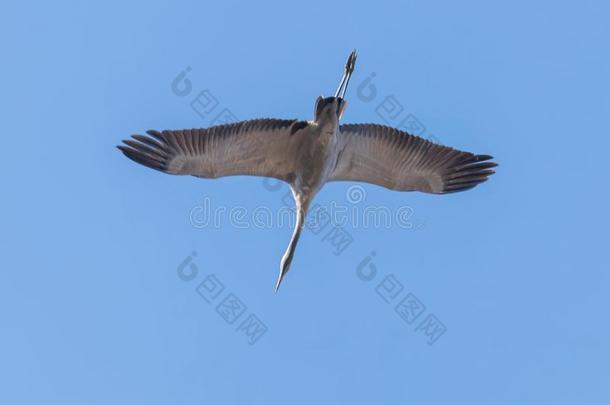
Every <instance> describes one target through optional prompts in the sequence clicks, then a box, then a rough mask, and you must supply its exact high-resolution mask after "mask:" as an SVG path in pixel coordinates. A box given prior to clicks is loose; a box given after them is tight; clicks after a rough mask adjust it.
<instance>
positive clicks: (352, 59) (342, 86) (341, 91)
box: [335, 49, 358, 99]
mask: <svg viewBox="0 0 610 405" xmlns="http://www.w3.org/2000/svg"><path fill="white" fill-rule="evenodd" d="M357 56H358V54H357V53H356V50H355V49H354V50H353V51H352V52H351V53H350V54H349V56H348V58H347V62H345V70H344V72H343V77H342V78H341V82H340V83H339V87H337V92H336V93H335V97H340V98H342V99H345V93H346V92H347V85H348V84H349V79H350V78H351V77H352V73H354V68H355V67H356V57H357Z"/></svg>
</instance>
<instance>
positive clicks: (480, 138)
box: [0, 0, 610, 405]
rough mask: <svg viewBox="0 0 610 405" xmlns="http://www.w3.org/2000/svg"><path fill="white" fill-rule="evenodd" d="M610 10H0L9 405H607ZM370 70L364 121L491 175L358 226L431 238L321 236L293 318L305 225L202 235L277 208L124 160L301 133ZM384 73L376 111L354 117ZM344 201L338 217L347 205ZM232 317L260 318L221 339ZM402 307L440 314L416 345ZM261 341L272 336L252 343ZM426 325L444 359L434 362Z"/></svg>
mask: <svg viewBox="0 0 610 405" xmlns="http://www.w3.org/2000/svg"><path fill="white" fill-rule="evenodd" d="M244 3H245V2H244ZM609 11H610V9H609V7H608V5H607V4H606V3H605V2H602V1H583V2H578V3H574V4H573V5H566V4H562V3H561V2H560V3H558V2H551V1H546V2H535V3H532V2H525V1H517V2H507V3H505V4H492V3H490V2H488V1H460V2H449V1H447V2H438V1H433V2H412V1H408V2H406V1H396V2H385V3H384V2H377V3H375V4H373V3H368V4H364V3H354V2H348V1H343V2H334V3H328V2H326V1H318V0H313V1H308V2H303V3H301V4H298V5H297V4H291V3H287V2H250V3H247V4H241V3H237V2H231V1H215V2H205V3H204V2H197V1H192V2H180V1H178V2H166V3H160V2H144V1H138V2H130V3H129V4H126V3H125V2H123V1H120V2H119V1H107V2H103V4H102V3H100V4H97V5H93V4H85V3H80V2H79V3H77V2H74V3H67V2H54V3H49V2H41V1H38V2H16V1H9V2H4V3H3V4H2V6H1V7H0V43H1V44H2V45H1V52H2V64H1V67H0V69H1V73H2V74H1V75H0V83H1V84H2V85H1V87H0V89H1V95H0V107H1V108H0V111H1V113H0V115H1V116H2V134H3V135H2V140H3V147H2V150H3V154H2V158H3V174H2V183H3V184H2V189H3V192H2V198H1V207H2V210H1V214H0V218H1V223H0V224H1V227H0V248H1V250H2V253H1V255H0V267H1V271H0V320H1V322H2V328H1V331H2V332H1V333H0V381H1V383H0V387H1V388H0V402H1V403H5V404H9V403H10V404H42V403H45V404H62V405H65V404H85V403H86V404H108V403H113V404H133V403H146V404H169V403H172V404H221V403H227V404H237V403H244V404H245V403H252V404H280V403H289V404H311V403H353V404H360V403H362V404H372V403H417V404H450V403H451V404H454V403H468V404H516V403H519V404H574V403H580V404H608V403H610V384H608V382H609V381H610V343H609V342H610V327H609V326H608V310H609V308H610V298H609V294H608V291H609V289H610V278H609V276H608V265H607V253H608V236H607V235H608V226H609V225H610V224H609V220H608V218H609V215H608V211H607V209H608V206H609V202H610V201H609V200H610V198H609V197H610V193H609V191H608V175H609V173H610V171H609V169H610V167H609V164H608V149H609V147H610V141H609V139H610V138H609V135H610V133H609V131H608V117H609V116H610V114H609V113H610V96H609V94H610V53H608V43H609V42H610V24H608V21H610V13H609ZM352 48H357V49H358V52H359V60H358V65H357V70H356V73H355V75H354V78H353V81H352V87H351V89H350V91H349V92H348V98H349V101H350V105H349V107H348V110H347V112H346V114H345V117H344V120H345V122H377V123H382V122H383V120H382V117H380V115H379V114H378V106H379V104H380V103H381V102H382V101H383V100H385V98H386V97H389V96H394V97H395V99H396V100H397V101H399V102H400V103H401V105H402V106H403V107H404V114H412V116H413V117H416V119H417V120H418V122H420V123H421V125H423V126H424V127H425V132H424V133H423V135H424V136H434V137H435V138H436V139H437V140H439V141H440V142H442V143H444V144H448V145H451V146H454V147H457V148H461V149H464V150H468V151H472V152H476V153H487V154H492V155H494V156H495V158H496V160H497V161H498V162H499V163H500V166H499V168H498V173H497V174H496V175H495V176H494V177H493V178H492V179H491V181H489V182H488V183H486V184H483V185H482V186H480V187H477V188H476V189H474V190H472V191H469V192H466V193H461V194H455V195H448V196H435V195H424V194H414V193H396V192H391V191H388V190H385V189H382V188H380V187H375V186H372V185H362V187H363V188H362V190H360V189H358V190H357V191H364V193H365V194H366V197H365V200H364V201H361V202H360V203H358V204H360V205H363V204H368V205H371V206H382V205H383V206H386V207H389V208H390V209H391V210H393V212H394V211H397V210H399V209H400V207H405V206H408V207H409V208H411V209H412V210H413V215H412V217H411V218H410V221H411V223H412V227H411V229H405V228H404V227H400V226H391V227H389V228H377V229H364V228H363V227H362V226H358V225H355V224H346V225H345V227H344V228H343V231H345V232H346V233H348V234H349V235H350V237H351V238H352V239H353V242H352V243H351V244H350V245H349V246H348V247H347V248H346V249H345V250H344V251H343V252H342V253H341V254H339V255H335V254H333V246H331V244H330V243H329V242H328V240H324V233H325V232H326V230H323V231H322V232H321V233H319V234H314V233H313V232H312V231H308V232H306V233H305V234H304V236H303V238H302V240H301V243H300V245H299V246H298V249H297V253H296V256H295V260H294V263H293V267H292V270H291V272H290V273H289V274H288V277H287V278H286V280H285V282H284V284H283V286H282V288H281V290H280V292H279V293H278V294H275V293H274V292H273V285H274V282H275V278H276V275H277V271H278V265H279V260H280V257H281V255H282V253H283V251H284V249H285V247H286V245H287V243H288V239H289V237H290V233H291V229H290V227H289V226H273V227H266V228H261V227H253V226H250V227H247V228H239V227H236V226H231V225H230V224H227V223H224V225H222V226H220V227H211V226H208V227H197V226H193V224H192V223H191V222H192V221H191V220H190V219H189V216H190V214H191V213H192V212H196V211H197V210H195V211H193V209H194V208H196V207H198V206H202V204H203V201H204V200H205V199H206V198H207V199H208V201H210V203H211V205H212V207H221V206H223V207H228V208H229V209H230V208H235V207H243V208H244V209H245V210H247V211H248V212H252V211H253V210H254V209H256V208H257V207H261V206H262V207H268V208H269V209H271V210H273V211H274V212H275V211H277V210H279V209H281V207H282V206H283V202H282V197H283V195H284V193H285V191H286V189H285V188H283V189H281V190H278V191H272V190H271V188H272V187H270V186H274V184H267V186H265V185H264V184H263V183H262V181H261V180H260V179H257V178H247V177H234V178H227V179H221V180H213V181H201V180H198V179H195V178H192V177H174V176H168V175H163V174H161V173H158V172H155V171H152V170H149V169H146V168H144V167H141V166H138V165H135V164H134V163H133V162H131V161H129V160H127V159H126V158H125V157H124V156H122V155H121V154H120V153H119V152H118V151H117V150H116V149H115V145H116V144H117V143H118V142H119V141H120V140H121V139H123V138H125V137H127V136H128V135H129V134H131V133H137V132H140V133H142V132H143V131H144V130H146V129H149V128H157V129H171V128H191V127H205V126H208V125H209V124H210V122H211V121H212V120H213V119H214V116H215V115H216V114H217V113H219V112H221V110H222V109H224V108H227V109H229V110H230V111H231V112H232V114H233V115H234V116H236V117H238V118H239V119H247V118H255V117H260V116H269V117H277V118H305V119H308V118H310V117H311V116H312V114H313V104H314V100H315V97H317V96H318V95H320V94H326V95H329V94H330V93H332V92H334V90H335V87H336V85H337V82H338V80H339V77H340V74H341V66H342V64H343V63H344V60H345V58H346V56H347V54H348V52H349V51H350V50H351V49H352ZM187 67H190V71H189V72H188V77H187V78H188V80H189V81H190V83H191V89H190V90H191V92H190V93H188V94H186V95H182V96H179V95H176V94H175V92H173V91H172V81H173V80H174V78H176V76H177V75H178V74H179V73H180V72H181V71H183V70H184V69H186V68H187ZM372 74H373V75H374V77H373V81H372V83H371V85H372V86H375V89H376V91H377V93H376V95H375V98H374V99H373V100H369V99H368V98H367V97H362V96H361V97H358V95H357V87H358V85H359V84H362V83H363V81H364V80H365V79H366V78H367V77H370V76H371V75H372ZM181 85H184V82H181ZM205 89H207V90H209V91H210V93H211V94H213V96H214V97H215V98H216V100H217V101H218V106H217V108H216V109H215V110H214V111H213V114H212V113H210V115H208V116H204V117H200V116H199V115H197V114H196V113H195V112H194V110H193V109H192V108H191V106H190V103H191V102H192V100H193V99H194V98H195V97H196V96H197V95H198V94H199V93H200V92H201V91H203V90H205ZM367 89H368V90H370V88H367ZM179 90H180V91H184V92H187V90H188V89H186V88H184V87H179ZM368 90H367V91H368ZM369 95H370V94H369ZM349 187H350V184H347V183H336V184H332V185H329V186H327V187H326V188H325V189H324V190H323V191H322V193H321V194H320V195H319V198H318V202H320V203H321V204H326V203H329V202H331V201H335V202H336V203H337V204H349V203H348V199H347V196H346V192H347V191H348V190H349ZM372 251H374V252H375V256H370V257H368V259H369V261H368V262H364V261H365V260H367V256H369V255H370V253H371V252H372ZM192 252H195V253H196V256H192ZM189 256H190V258H189ZM188 260H190V262H188V263H187V262H186V261H188ZM180 264H184V266H183V267H181V270H182V273H181V274H182V276H183V277H182V278H184V279H187V280H186V281H185V280H183V279H181V278H180V277H178V267H179V265H180ZM190 264H192V265H193V266H192V267H189V265H190ZM359 266H360V267H359ZM358 270H360V273H359V272H358ZM373 271H376V273H374V274H373ZM191 275H192V276H193V277H194V278H193V277H189V276H191ZM212 275H213V276H214V277H215V278H211V276H212ZM371 275H372V277H373V278H372V280H370V281H366V280H363V279H362V278H366V277H365V276H371ZM390 275H392V276H393V278H389V279H386V277H388V276H390ZM190 278H193V279H192V280H190V281H188V279H190ZM206 280H207V281H206ZM215 282H216V283H222V285H223V286H224V289H223V290H222V291H220V290H214V288H220V287H219V285H220V284H214V283H215ZM392 282H394V287H395V288H396V289H394V290H391V293H388V291H390V290H389V287H388V286H389V285H390V284H391V283H392ZM201 283H203V285H201ZM397 283H400V285H402V290H400V288H399V285H398V284H397ZM380 284H381V286H379V285H380ZM215 285H216V287H214V286H215ZM205 288H209V289H211V290H212V292H213V294H212V293H206V292H205V291H206V290H205ZM384 288H386V290H384ZM198 289H199V292H198ZM384 291H385V292H384ZM200 293H201V294H200ZM409 293H410V294H411V295H408V294H409ZM206 294H207V295H206ZM215 294H218V295H215ZM231 294H233V295H231ZM211 295H214V297H212V296H211ZM202 296H206V297H207V298H208V299H209V300H210V303H208V302H207V301H206V300H205V299H204V298H203V297H202ZM235 297H237V298H238V299H239V301H237V302H238V303H239V305H243V306H245V308H243V313H241V312H240V314H239V317H238V318H237V319H233V318H231V319H229V321H230V322H232V323H229V322H227V321H225V319H224V318H223V315H225V316H226V315H227V313H226V312H224V310H223V308H224V307H222V304H223V302H225V301H223V300H233V298H235ZM384 297H385V298H386V299H387V300H388V301H389V302H386V301H385V300H384ZM406 297H411V298H412V297H417V299H418V300H419V302H420V303H421V304H422V305H424V306H425V308H424V310H423V312H422V311H420V312H418V314H419V316H418V317H417V318H416V319H411V318H408V317H407V320H403V319H402V318H401V317H400V316H399V315H398V313H397V312H396V307H397V305H399V303H400V302H401V300H403V299H405V298H406ZM411 298H409V299H411ZM227 302H228V301H227ZM232 302H236V301H232ZM240 308H241V307H240ZM240 311H241V309H240ZM250 315H254V316H256V318H249V317H250ZM413 316H415V315H413ZM429 316H434V317H435V318H428V317H429ZM256 319H258V321H260V322H262V323H263V324H264V325H265V328H266V332H264V333H263V334H261V333H260V331H259V332H258V334H252V335H251V336H248V333H246V332H247V331H248V330H249V329H248V328H247V327H246V326H248V324H246V323H245V322H250V321H252V320H256ZM426 319H428V321H435V320H437V321H439V322H441V323H442V325H443V327H444V329H445V330H446V331H445V333H444V334H442V335H440V337H439V336H438V334H437V335H435V334H434V333H432V334H431V336H429V335H427V334H426V328H425V327H423V326H421V325H422V324H423V323H424V321H425V320H426ZM407 321H409V322H410V323H409V322H407ZM242 325H246V326H242ZM259 326H260V325H259ZM243 329H246V330H243ZM252 336H255V337H258V340H256V339H255V338H253V337H252ZM436 338H438V339H437V340H436V341H435V342H434V343H433V344H431V345H430V344H428V343H429V342H430V341H431V340H434V339H436ZM251 340H255V342H254V344H253V345H251V344H249V343H251Z"/></svg>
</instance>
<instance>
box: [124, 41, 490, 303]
mask: <svg viewBox="0 0 610 405" xmlns="http://www.w3.org/2000/svg"><path fill="white" fill-rule="evenodd" d="M355 63H356V51H352V52H351V54H350V55H349V57H348V59H347V62H346V64H345V70H344V73H343V77H342V78H341V82H340V83H339V87H338V88H337V91H336V93H335V95H334V97H322V96H320V97H318V99H317V100H316V104H315V109H314V118H313V120H311V121H301V120H296V119H269V118H263V119H253V120H248V121H241V122H236V123H233V124H225V125H219V126H214V127H210V128H203V129H184V130H165V131H160V132H159V131H154V130H149V131H146V133H147V135H133V136H132V139H129V140H124V141H123V143H124V145H120V146H118V148H119V149H120V150H121V152H123V153H124V154H125V156H127V157H128V158H129V159H131V160H133V161H135V162H137V163H140V164H142V165H144V166H148V167H150V168H152V169H156V170H159V171H161V172H164V173H169V174H179V175H192V176H196V177H201V178H206V179H216V178H219V177H225V176H236V175H246V176H265V177H272V178H276V179H279V180H283V181H285V182H286V183H288V185H289V186H290V189H291V190H292V194H293V196H294V201H295V205H296V221H295V227H294V231H293V233H292V237H291V239H290V243H289V245H288V248H287V249H286V252H285V253H284V256H283V257H282V260H281V263H280V273H279V276H278V278H277V282H276V285H275V290H276V291H277V289H278V288H279V286H280V284H281V282H282V280H283V279H284V276H285V275H286V273H287V272H288V270H289V268H290V263H291V262H292V258H293V256H294V251H295V247H296V245H297V242H298V240H299V236H300V235H301V230H302V228H303V223H304V221H305V217H306V215H307V211H308V209H309V206H310V204H311V202H312V200H313V198H314V197H315V195H316V193H317V192H318V191H320V189H321V188H322V187H323V186H324V184H326V183H327V182H329V181H358V182H366V183H372V184H376V185H378V186H382V187H386V188H388V189H390V190H397V191H423V192H425V193H433V194H447V193H455V192H458V191H464V190H468V189H471V188H473V187H475V186H477V185H479V184H481V183H483V182H484V181H486V180H487V179H488V177H489V176H490V175H492V174H494V173H495V172H494V171H493V170H491V169H492V168H493V167H495V166H497V164H496V163H494V162H491V161H490V160H491V159H492V157H491V156H489V155H475V154H473V153H470V152H463V151H460V150H457V149H453V148H450V147H447V146H442V145H438V144H435V143H432V142H430V141H428V140H425V139H423V138H420V137H417V136H414V135H411V134H408V133H407V132H404V131H400V130H398V129H395V128H392V127H388V126H384V125H378V124H342V125H340V124H339V120H340V119H341V116H342V114H343V112H344V111H345V108H346V106H347V101H346V100H345V93H346V91H347V86H348V84H349V80H350V77H351V75H352V73H353V71H354V67H355Z"/></svg>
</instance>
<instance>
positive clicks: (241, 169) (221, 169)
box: [118, 119, 307, 181]
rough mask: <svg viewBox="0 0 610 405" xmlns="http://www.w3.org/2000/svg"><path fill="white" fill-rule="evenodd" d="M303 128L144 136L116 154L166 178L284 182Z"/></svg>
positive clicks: (225, 128)
mask: <svg viewBox="0 0 610 405" xmlns="http://www.w3.org/2000/svg"><path fill="white" fill-rule="evenodd" d="M306 126H307V123H306V122H303V121H297V120H278V119H256V120H250V121H241V122H237V123H234V124H226V125H219V126H215V127H210V128H204V129H186V130H177V131H162V132H159V131H152V130H151V131H147V134H148V136H145V135H133V139H128V140H124V141H123V143H124V144H125V145H120V146H118V148H119V149H120V150H121V151H122V152H123V153H124V154H125V155H126V156H127V157H128V158H130V159H131V160H133V161H135V162H138V163H140V164H143V165H144V166H148V167H150V168H153V169H156V170H160V171H162V172H165V173H170V174H183V175H184V174H188V175H193V176H197V177H205V178H217V177H224V176H234V175H249V176H265V177H275V178H277V179H280V180H284V181H290V179H291V176H293V174H294V171H295V167H294V164H295V163H294V162H295V160H296V159H295V158H296V156H297V153H298V147H299V139H300V138H301V134H302V131H300V130H301V129H303V128H304V127H306Z"/></svg>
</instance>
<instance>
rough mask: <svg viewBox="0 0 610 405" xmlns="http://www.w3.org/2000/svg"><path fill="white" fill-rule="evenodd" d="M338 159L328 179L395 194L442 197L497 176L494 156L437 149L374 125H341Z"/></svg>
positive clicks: (416, 139)
mask: <svg viewBox="0 0 610 405" xmlns="http://www.w3.org/2000/svg"><path fill="white" fill-rule="evenodd" d="M339 148H340V152H339V158H338V161H337V166H336V167H335V169H334V172H333V173H332V174H331V176H330V179H329V180H330V181H340V180H351V181H364V182H367V183H372V184H377V185H379V186H383V187H386V188H389V189H392V190H399V191H423V192H426V193H434V194H444V193H453V192H457V191H463V190H468V189H469V188H472V187H474V186H476V185H477V184H480V183H482V182H484V181H486V180H487V178H488V176H490V175H492V174H493V173H494V171H493V170H491V168H492V167H494V166H497V165H496V163H494V162H488V160H489V159H491V158H492V157H491V156H488V155H475V154H472V153H470V152H463V151H460V150H457V149H453V148H450V147H447V146H443V145H437V144H435V143H432V142H430V141H427V140H425V139H423V138H420V137H418V136H414V135H410V134H408V133H406V132H404V131H400V130H398V129H395V128H391V127H388V126H384V125H376V124H346V125H341V127H340V134H339Z"/></svg>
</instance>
